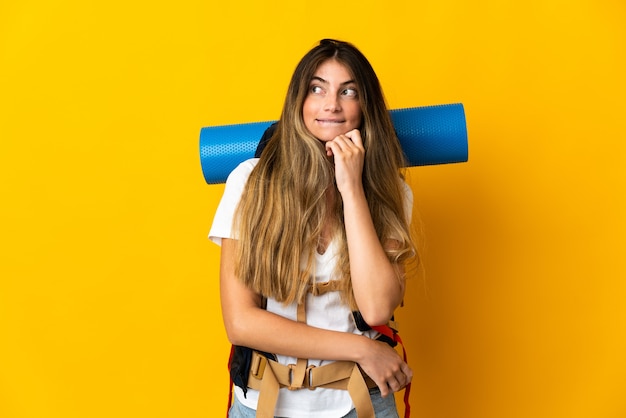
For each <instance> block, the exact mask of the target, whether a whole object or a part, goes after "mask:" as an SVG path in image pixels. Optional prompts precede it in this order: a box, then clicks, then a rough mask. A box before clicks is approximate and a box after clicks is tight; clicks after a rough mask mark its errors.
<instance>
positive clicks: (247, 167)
mask: <svg viewBox="0 0 626 418" xmlns="http://www.w3.org/2000/svg"><path fill="white" fill-rule="evenodd" d="M258 162H259V159H258V158H250V159H247V160H245V161H243V162H241V163H239V165H238V166H237V167H235V169H234V170H233V171H231V172H230V174H229V175H228V178H227V179H226V184H228V183H232V182H235V181H236V182H239V181H244V182H245V181H246V180H247V179H248V177H249V176H250V173H251V172H252V170H254V167H256V165H257V164H258Z"/></svg>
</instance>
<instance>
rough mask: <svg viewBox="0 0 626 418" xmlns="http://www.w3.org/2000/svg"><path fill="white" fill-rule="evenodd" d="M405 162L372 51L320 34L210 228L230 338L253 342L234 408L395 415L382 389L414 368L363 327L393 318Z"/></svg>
mask: <svg viewBox="0 0 626 418" xmlns="http://www.w3.org/2000/svg"><path fill="white" fill-rule="evenodd" d="M403 166H404V159H403V154H402V150H401V148H400V144H399V142H398V139H397V137H396V135H395V132H394V129H393V126H392V123H391V119H390V117H389V112H388V109H387V108H386V104H385V100H384V96H383V93H382V89H381V87H380V84H379V81H378V78H377V76H376V74H375V72H374V70H373V69H372V67H371V65H370V63H369V62H368V60H367V59H366V58H365V57H364V56H363V54H362V53H361V52H360V51H359V50H358V49H356V48H355V47H354V46H353V45H351V44H349V43H346V42H341V41H335V40H329V39H326V40H322V41H321V42H320V44H319V45H318V46H316V47H314V48H313V49H312V50H311V51H309V52H308V53H307V54H306V55H305V56H304V57H303V58H302V60H301V61H300V63H299V64H298V66H297V68H296V70H295V72H294V74H293V77H292V79H291V82H290V84H289V88H288V92H287V98H286V100H285V104H284V107H283V111H282V114H281V117H280V120H279V122H278V124H277V126H276V130H275V132H274V134H273V136H272V137H271V139H270V140H269V141H268V143H267V146H266V147H265V149H264V150H263V153H262V155H261V157H260V158H254V159H250V160H248V161H245V162H243V163H242V164H241V165H240V166H239V167H237V168H236V169H235V170H234V171H233V172H232V173H231V174H230V176H229V178H228V180H227V183H226V188H225V191H224V196H223V197H222V201H221V202H220V205H219V207H218V209H217V212H216V215H215V218H214V221H213V226H212V228H211V232H210V234H209V235H210V238H211V239H212V240H213V241H214V242H216V243H218V244H220V245H221V266H220V286H221V290H220V294H221V303H222V314H223V319H224V324H225V327H226V332H227V335H228V338H229V340H230V341H231V342H232V344H233V345H236V346H240V347H249V348H251V349H254V350H256V351H255V352H254V354H253V357H252V359H250V358H249V357H247V356H248V355H249V352H248V354H247V355H243V356H241V355H240V356H239V357H240V358H239V359H238V360H237V362H238V363H243V364H244V369H245V373H246V376H245V378H248V381H247V382H244V383H243V384H240V386H242V387H239V386H237V387H235V401H234V404H233V406H232V408H231V410H230V416H231V417H246V416H255V413H256V414H257V415H256V416H274V415H275V416H280V417H321V416H323V417H344V416H356V413H357V412H358V413H359V418H363V417H362V415H363V416H365V415H370V414H372V410H373V411H375V413H376V417H396V416H397V412H396V407H395V403H394V397H393V396H390V395H392V394H393V392H395V391H398V390H400V389H402V388H404V387H405V386H406V385H407V384H408V383H409V382H410V381H411V377H412V371H411V368H410V367H409V366H408V365H407V364H406V363H405V362H404V361H403V360H402V358H401V357H400V356H399V355H398V354H397V352H396V351H395V350H394V349H393V348H392V347H391V346H390V345H388V344H387V343H385V342H382V341H379V340H378V339H377V337H378V336H379V333H378V332H377V331H375V330H373V329H369V327H368V325H369V326H371V327H375V326H379V325H384V324H386V323H388V321H389V320H390V318H391V317H392V316H393V313H394V310H395V309H396V307H398V306H399V305H400V303H401V301H402V298H403V295H404V287H405V268H404V265H405V263H406V262H407V260H408V259H409V258H411V257H413V256H415V251H414V245H413V242H412V238H411V235H410V232H409V222H410V218H411V207H412V194H411V191H410V189H409V187H408V186H407V185H406V183H405V182H404V180H403V177H402V175H401V169H402V167H403ZM363 323H365V324H363ZM257 353H263V354H262V355H259V354H257ZM267 353H271V354H267ZM272 354H273V356H272ZM268 356H269V357H270V358H273V359H275V361H274V360H266V358H267V357H268ZM250 368H252V369H253V370H250V376H248V372H249V369H250ZM328 376H331V377H328ZM245 378H244V380H245ZM335 378H336V381H334V382H330V383H329V380H333V379H335ZM364 382H365V383H364ZM368 387H369V390H368V389H367V388H368ZM278 388H280V389H278ZM363 388H365V397H366V402H364V401H363V397H362V394H363ZM370 401H371V402H370ZM372 405H373V408H372ZM268 411H269V412H268Z"/></svg>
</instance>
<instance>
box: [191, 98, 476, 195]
mask: <svg viewBox="0 0 626 418" xmlns="http://www.w3.org/2000/svg"><path fill="white" fill-rule="evenodd" d="M390 115H391V120H392V121H393V126H394V128H395V129H396V133H397V134H398V139H399V140H400V144H401V145H402V149H403V151H404V154H405V156H406V159H407V167H413V166H421V165H434V164H448V163H460V162H465V161H467V158H468V157H467V153H468V151H467V128H466V124H465V112H464V110H463V105H462V104H461V103H453V104H444V105H435V106H422V107H410V108H404V109H394V110H391V111H390ZM272 123H274V122H273V121H269V122H254V123H242V124H236V125H222V126H209V127H205V128H202V129H201V130H200V163H201V165H202V173H203V174H204V179H205V180H206V182H207V183H208V184H216V183H224V182H225V181H226V178H227V177H228V175H229V174H230V172H231V171H232V170H234V169H235V167H237V166H238V165H239V163H241V162H243V161H245V160H247V159H248V158H252V157H254V152H255V150H256V147H257V145H258V143H259V140H260V139H261V136H262V135H263V132H265V130H266V129H267V128H268V127H269V126H270V125H271V124H272Z"/></svg>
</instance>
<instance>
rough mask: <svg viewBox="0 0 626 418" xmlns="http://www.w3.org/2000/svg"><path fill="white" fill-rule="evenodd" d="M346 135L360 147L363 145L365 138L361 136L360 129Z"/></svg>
mask: <svg viewBox="0 0 626 418" xmlns="http://www.w3.org/2000/svg"><path fill="white" fill-rule="evenodd" d="M344 136H346V137H348V138H350V141H351V142H352V143H354V145H356V146H357V147H359V148H362V147H363V138H361V132H359V130H358V129H353V130H351V131H348V132H346V133H345V134H344Z"/></svg>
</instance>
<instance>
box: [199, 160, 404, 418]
mask: <svg viewBox="0 0 626 418" xmlns="http://www.w3.org/2000/svg"><path fill="white" fill-rule="evenodd" d="M257 162H258V158H252V159H249V160H247V161H244V162H243V163H241V164H240V165H239V166H238V167H237V168H236V169H235V170H233V172H232V173H231V174H230V175H229V176H228V179H227V180H226V188H225V190H224V195H223V196H222V200H221V201H220V204H219V206H218V208H217V211H216V213H215V218H214V219H213V225H212V226H211V231H210V233H209V238H210V239H211V240H212V241H213V242H215V243H216V244H218V245H221V239H222V238H237V237H236V236H235V233H234V231H233V230H232V223H233V215H234V212H235V209H236V207H237V205H238V203H239V200H240V198H241V194H242V192H243V189H244V186H245V183H246V181H247V179H248V176H249V175H250V172H252V169H253V168H254V167H255V166H256V164H257ZM405 189H406V191H407V203H408V204H409V205H412V194H411V190H410V189H409V188H408V186H406V188H405ZM336 256H337V254H336V246H335V243H334V242H331V243H330V244H329V246H328V248H327V249H326V252H325V253H324V254H317V253H316V254H315V266H314V271H315V280H316V281H317V282H319V283H323V282H327V281H329V280H333V279H334V277H333V272H334V267H335V263H336ZM267 310H268V311H269V312H273V313H276V314H278V315H281V316H283V317H285V318H289V319H292V320H294V321H295V320H296V314H297V313H296V311H297V305H296V304H295V303H294V304H291V305H288V306H283V304H282V303H280V302H277V301H276V300H274V299H272V298H269V299H268V300H267ZM306 321H307V324H309V325H311V326H314V327H317V328H324V329H329V330H334V331H343V332H351V333H354V334H364V335H367V336H368V337H370V338H374V337H375V336H376V333H375V332H374V331H367V332H365V333H363V332H361V331H359V330H358V329H357V327H356V324H355V323H354V319H353V316H352V312H351V311H350V309H349V308H348V307H347V306H345V305H344V304H343V303H342V302H341V297H340V294H339V292H328V293H326V294H324V295H320V296H313V295H311V294H308V296H307V300H306ZM285 338H288V336H285ZM277 359H278V362H280V363H281V364H285V365H287V364H295V363H296V361H297V359H296V358H293V357H287V356H282V355H278V356H277ZM328 363H332V361H326V360H316V359H309V360H308V364H309V365H315V366H316V367H319V366H322V365H324V364H328ZM235 395H236V396H237V398H238V399H239V401H240V402H241V403H242V404H243V405H245V406H247V407H249V408H252V409H255V410H256V407H257V402H258V397H259V393H258V391H256V390H253V389H248V392H247V394H246V396H245V397H244V394H243V390H242V389H241V388H239V387H236V388H235ZM352 408H354V406H353V404H352V400H351V399H350V395H349V394H348V391H346V390H339V389H324V388H317V389H315V390H308V389H302V390H296V391H290V390H288V389H287V388H282V389H280V393H279V395H278V401H277V403H276V410H275V411H274V415H275V416H282V417H293V418H313V417H320V416H324V417H342V416H344V415H346V414H347V413H348V412H349V411H350V410H351V409H352Z"/></svg>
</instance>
